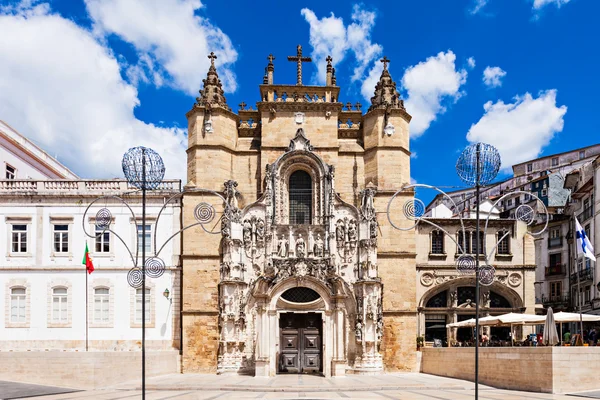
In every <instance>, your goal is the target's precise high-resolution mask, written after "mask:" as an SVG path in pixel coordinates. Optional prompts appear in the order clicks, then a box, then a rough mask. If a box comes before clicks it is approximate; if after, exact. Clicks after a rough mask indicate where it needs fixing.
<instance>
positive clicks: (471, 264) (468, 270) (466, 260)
mask: <svg viewBox="0 0 600 400" xmlns="http://www.w3.org/2000/svg"><path fill="white" fill-rule="evenodd" d="M475 268H476V266H475V257H473V256H471V255H468V254H463V255H461V256H459V257H458V258H457V259H456V271H457V272H458V273H459V274H460V275H475Z"/></svg>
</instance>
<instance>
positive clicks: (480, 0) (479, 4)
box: [470, 0, 489, 14]
mask: <svg viewBox="0 0 600 400" xmlns="http://www.w3.org/2000/svg"><path fill="white" fill-rule="evenodd" d="M488 1H489V0H475V2H474V4H473V8H472V9H471V10H470V13H471V14H477V13H478V12H479V11H481V9H482V8H483V7H485V5H486V4H487V3H488Z"/></svg>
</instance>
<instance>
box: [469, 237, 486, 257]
mask: <svg viewBox="0 0 600 400" xmlns="http://www.w3.org/2000/svg"><path fill="white" fill-rule="evenodd" d="M475 238H476V235H475V232H471V239H472V244H471V252H472V253H473V254H475V252H476V251H477V242H476V241H475V240H476V239H475ZM479 254H485V240H484V235H483V232H479Z"/></svg>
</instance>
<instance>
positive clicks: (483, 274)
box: [479, 265, 496, 286]
mask: <svg viewBox="0 0 600 400" xmlns="http://www.w3.org/2000/svg"><path fill="white" fill-rule="evenodd" d="M495 274H496V268H494V267H492V266H491V265H485V266H483V267H480V268H479V284H481V285H483V286H490V285H491V284H492V283H494V275H495Z"/></svg>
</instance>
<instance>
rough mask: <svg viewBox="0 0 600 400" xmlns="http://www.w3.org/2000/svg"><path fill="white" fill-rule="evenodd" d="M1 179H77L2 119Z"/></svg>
mask: <svg viewBox="0 0 600 400" xmlns="http://www.w3.org/2000/svg"><path fill="white" fill-rule="evenodd" d="M0 167H1V168H2V175H0V179H77V175H75V174H74V173H73V172H71V171H70V170H69V169H68V168H67V167H65V166H64V165H62V164H61V163H59V162H58V161H57V160H56V159H55V158H53V157H52V156H50V155H49V154H48V153H46V152H45V151H44V150H42V149H41V148H39V147H38V146H37V145H35V144H34V143H33V142H32V141H31V140H29V139H27V138H26V137H25V136H23V135H21V134H20V133H19V132H17V131H16V130H14V129H13V128H11V127H10V126H9V125H8V124H7V123H6V122H4V121H2V120H0Z"/></svg>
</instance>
